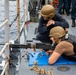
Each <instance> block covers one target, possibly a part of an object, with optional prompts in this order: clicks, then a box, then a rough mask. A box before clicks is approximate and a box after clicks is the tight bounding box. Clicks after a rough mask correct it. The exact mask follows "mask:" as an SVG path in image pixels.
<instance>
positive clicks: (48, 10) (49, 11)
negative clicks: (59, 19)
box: [40, 4, 55, 18]
mask: <svg viewBox="0 0 76 75" xmlns="http://www.w3.org/2000/svg"><path fill="white" fill-rule="evenodd" d="M40 14H41V16H44V17H50V18H53V17H54V16H55V9H54V7H53V6H52V5H49V4H48V5H44V6H43V7H42V9H41V12H40Z"/></svg>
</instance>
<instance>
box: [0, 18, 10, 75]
mask: <svg viewBox="0 0 76 75" xmlns="http://www.w3.org/2000/svg"><path fill="white" fill-rule="evenodd" d="M7 23H8V19H6V20H5V21H4V22H3V23H2V24H0V29H1V28H2V27H3V26H5V24H7ZM5 33H6V32H5ZM8 45H9V43H8V42H7V43H5V45H4V47H3V48H2V49H1V51H0V56H2V54H3V53H4V51H5V50H6V48H7V46H8ZM4 57H5V58H6V59H5V62H6V61H7V60H8V58H7V56H6V54H5V56H4ZM4 57H3V58H4ZM8 66H9V61H8V62H6V63H5V64H4V66H3V71H2V73H1V74H0V75H4V74H5V72H6V69H8V68H7V67H8ZM5 75H8V74H5Z"/></svg>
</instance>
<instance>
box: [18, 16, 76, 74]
mask: <svg viewBox="0 0 76 75" xmlns="http://www.w3.org/2000/svg"><path fill="white" fill-rule="evenodd" d="M64 18H65V19H66V20H67V21H68V23H69V25H70V28H69V33H70V34H71V35H74V36H75V35H76V27H74V28H72V27H71V19H70V16H64ZM37 25H38V23H31V24H30V25H29V27H28V28H29V29H31V30H30V31H28V36H27V42H33V38H35V27H37ZM29 29H28V30H29ZM22 40H24V39H21V43H24V41H22ZM26 51H29V52H30V51H32V49H27V50H26V49H22V50H21V64H20V68H19V74H18V75H46V74H37V73H36V72H35V71H31V70H30V68H31V66H28V62H26V55H25V53H26ZM23 56H24V57H23ZM38 67H40V68H43V69H45V71H51V72H52V75H76V65H49V66H38ZM58 67H68V68H69V70H67V71H64V68H63V70H62V71H60V70H58Z"/></svg>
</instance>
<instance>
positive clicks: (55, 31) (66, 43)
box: [46, 26, 76, 64]
mask: <svg viewBox="0 0 76 75" xmlns="http://www.w3.org/2000/svg"><path fill="white" fill-rule="evenodd" d="M49 36H50V37H51V38H50V40H52V42H53V43H54V44H57V45H56V47H55V49H54V50H48V51H47V52H46V53H51V55H50V57H49V64H54V63H55V62H56V61H57V60H58V58H59V57H60V56H61V55H62V56H63V57H64V58H66V59H68V60H72V61H76V43H75V42H74V41H73V40H71V39H70V38H68V39H66V38H65V36H66V31H65V30H64V29H63V28H62V27H60V26H56V27H53V28H52V29H51V30H50V35H49Z"/></svg>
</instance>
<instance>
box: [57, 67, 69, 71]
mask: <svg viewBox="0 0 76 75" xmlns="http://www.w3.org/2000/svg"><path fill="white" fill-rule="evenodd" d="M57 69H58V70H59V71H68V70H70V68H69V67H66V66H60V67H57Z"/></svg>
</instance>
